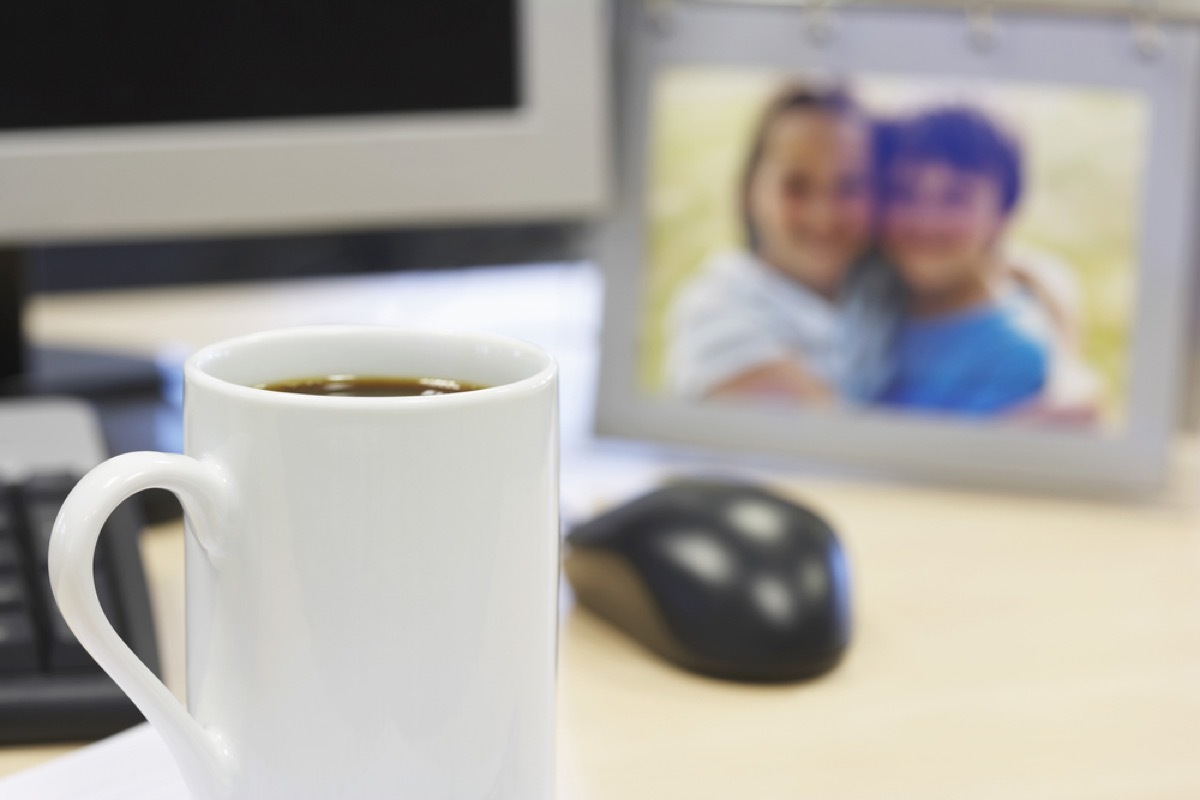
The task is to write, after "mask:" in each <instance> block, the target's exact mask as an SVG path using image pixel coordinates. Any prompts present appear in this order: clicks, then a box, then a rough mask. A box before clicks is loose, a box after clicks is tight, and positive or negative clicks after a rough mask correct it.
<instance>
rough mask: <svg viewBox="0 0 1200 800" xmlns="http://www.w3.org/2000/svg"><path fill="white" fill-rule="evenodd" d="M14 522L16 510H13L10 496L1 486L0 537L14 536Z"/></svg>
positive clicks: (15, 522) (15, 521)
mask: <svg viewBox="0 0 1200 800" xmlns="http://www.w3.org/2000/svg"><path fill="white" fill-rule="evenodd" d="M16 524H17V518H16V511H14V510H13V502H12V497H10V496H9V493H8V492H6V491H4V489H3V488H0V538H7V537H11V536H14V535H15V531H16Z"/></svg>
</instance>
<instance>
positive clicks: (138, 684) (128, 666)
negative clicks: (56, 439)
mask: <svg viewBox="0 0 1200 800" xmlns="http://www.w3.org/2000/svg"><path fill="white" fill-rule="evenodd" d="M151 488H160V489H167V490H169V491H171V492H174V493H175V495H176V496H177V497H178V498H179V500H180V503H181V504H182V505H183V508H184V513H185V514H186V515H187V518H188V522H189V524H190V527H191V529H192V531H193V533H194V534H195V535H196V538H197V539H198V540H199V541H200V544H201V546H202V547H203V549H204V551H205V552H206V553H207V554H208V556H209V557H210V558H212V557H214V556H216V555H219V550H220V546H219V542H216V541H214V539H213V536H214V535H215V533H216V532H217V531H218V530H220V529H221V526H220V524H219V523H220V522H221V521H222V520H223V519H224V518H225V517H226V516H227V515H228V514H229V512H230V510H231V508H232V503H231V502H230V500H231V497H232V491H233V487H232V486H231V484H230V482H229V480H228V479H227V478H226V477H225V476H224V475H223V474H222V472H221V471H220V469H219V468H218V467H217V466H215V465H213V464H211V463H209V462H204V461H199V460H197V459H194V458H191V457H188V456H181V455H172V454H168V453H153V452H140V453H126V454H124V455H119V456H116V457H115V458H110V459H109V460H108V461H105V462H104V463H102V464H100V465H99V466H97V467H96V468H94V469H93V470H92V471H90V472H89V473H88V474H87V475H85V476H84V477H83V478H82V479H81V480H80V481H79V483H78V484H77V485H76V486H75V488H74V489H72V490H71V493H70V494H69V495H67V499H66V501H65V502H64V503H63V506H62V509H61V510H60V511H59V513H58V518H57V519H56V520H55V522H54V531H53V533H52V534H51V537H50V556H49V567H50V588H51V590H52V591H53V593H54V600H55V602H57V603H58V607H59V609H60V610H61V611H62V615H63V618H64V619H65V620H66V622H67V625H68V626H69V627H70V628H71V631H72V632H73V633H74V634H75V636H76V638H77V639H79V643H80V644H82V645H83V647H84V649H85V650H87V651H88V652H89V653H90V654H91V655H92V657H93V658H95V659H96V663H98V664H99V665H100V666H101V667H102V668H103V669H104V671H105V672H107V673H108V674H109V675H110V676H112V678H113V680H114V681H115V682H116V684H117V685H118V686H120V687H121V689H122V691H124V692H125V693H126V694H127V695H129V697H130V699H131V700H133V703H134V705H136V706H137V707H138V709H139V710H140V711H141V712H142V713H143V714H144V715H145V716H146V719H147V720H149V721H150V723H151V724H152V725H153V726H154V727H155V728H156V729H157V730H158V732H159V733H160V734H161V735H162V737H163V739H164V741H165V742H166V744H167V747H168V749H169V750H170V751H171V754H172V755H173V756H174V757H175V761H176V762H177V763H178V765H179V769H180V771H181V772H182V773H183V778H184V782H185V783H186V784H187V785H188V788H189V789H190V790H191V793H192V795H193V796H194V797H197V798H214V797H220V796H222V795H223V792H222V791H221V789H222V787H224V786H226V785H228V782H229V779H230V777H231V764H230V761H231V754H230V753H229V752H228V750H227V749H226V748H225V747H223V746H222V744H221V742H220V740H219V739H218V738H217V737H216V736H214V735H213V734H211V733H209V732H208V731H206V730H205V729H204V728H203V727H201V726H200V724H199V723H198V722H196V720H195V719H194V718H193V717H192V716H191V714H189V713H188V711H187V709H186V708H184V706H183V704H182V703H180V702H179V701H178V700H176V699H175V696H174V695H173V694H171V692H170V690H169V689H167V687H166V686H165V685H163V683H162V681H160V680H159V679H158V678H157V677H155V675H154V673H153V672H151V671H150V669H149V668H148V667H147V666H146V665H145V664H143V663H142V662H141V660H140V659H139V658H138V657H137V656H136V655H135V654H134V652H133V651H132V650H130V649H129V647H128V646H127V645H126V644H125V643H124V642H123V641H121V638H120V637H119V636H118V635H117V632H116V631H115V630H113V627H112V625H111V624H110V623H109V621H108V619H107V618H106V617H105V616H104V611H103V610H101V608H100V600H99V598H98V597H97V595H96V582H95V578H94V576H93V574H92V562H93V560H94V558H95V553H96V542H97V540H98V539H99V537H100V530H101V528H102V527H103V525H104V523H105V521H106V520H107V519H108V517H109V515H110V514H112V512H113V510H114V509H115V508H116V507H117V506H118V505H120V504H121V503H122V502H123V501H124V500H126V499H128V498H129V497H130V496H132V495H134V494H136V493H137V492H140V491H142V490H143V489H151Z"/></svg>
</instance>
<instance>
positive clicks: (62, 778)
mask: <svg viewBox="0 0 1200 800" xmlns="http://www.w3.org/2000/svg"><path fill="white" fill-rule="evenodd" d="M0 797H2V798H4V800H189V798H188V792H187V788H186V787H185V786H184V785H183V778H182V777H180V775H179V770H178V769H177V768H176V767H175V762H174V761H173V760H172V759H171V754H170V753H168V752H167V746H166V745H165V744H163V740H162V737H160V736H159V735H158V733H157V732H156V731H155V730H154V729H153V728H151V727H150V726H149V725H147V724H145V723H143V724H141V725H138V726H137V727H135V728H130V729H129V730H127V731H125V732H124V733H118V734H117V735H116V736H112V737H110V738H108V739H104V740H103V741H99V742H96V743H95V744H91V745H88V746H87V747H84V748H82V749H80V750H77V751H75V752H74V753H70V754H68V755H65V756H63V757H62V758H58V759H55V760H54V761H50V762H47V763H45V764H40V765H38V766H36V767H33V768H32V769H28V770H26V771H25V772H21V773H18V774H17V775H13V776H12V777H10V778H7V779H6V780H0Z"/></svg>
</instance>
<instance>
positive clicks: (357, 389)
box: [256, 375, 487, 397]
mask: <svg viewBox="0 0 1200 800" xmlns="http://www.w3.org/2000/svg"><path fill="white" fill-rule="evenodd" d="M256 388H259V389H266V390H267V391H270V392H291V393H292V394H315V395H324V396H327V397H429V396H432V395H439V394H459V393H461V392H473V391H476V390H478V389H486V388H487V387H486V386H481V385H479V384H477V383H468V382H467V381H456V380H453V379H450V378H394V377H384V376H367V375H321V376H317V377H312V378H291V379H289V380H284V381H275V382H273V383H264V384H260V385H259V386H258V387H256Z"/></svg>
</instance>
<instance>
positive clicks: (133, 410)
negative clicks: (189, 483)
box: [0, 247, 182, 523]
mask: <svg viewBox="0 0 1200 800" xmlns="http://www.w3.org/2000/svg"><path fill="white" fill-rule="evenodd" d="M24 266H25V265H24V257H23V253H22V251H21V250H20V249H18V248H13V247H0V396H8V397H31V396H32V397H36V396H45V395H67V396H72V397H79V398H82V399H84V400H87V401H89V402H90V403H92V405H93V406H95V408H96V410H97V411H98V412H99V416H100V424H101V425H102V427H103V429H104V435H105V438H106V439H107V443H108V449H109V452H111V453H113V454H114V455H115V454H117V453H126V452H130V451H134V450H167V451H178V450H179V449H180V444H181V442H180V439H181V434H180V430H181V427H182V423H181V421H180V419H179V410H178V408H177V406H175V405H173V404H171V403H168V402H167V401H166V399H165V397H164V385H163V376H162V373H161V371H160V369H159V367H158V365H157V364H155V363H154V361H152V360H150V359H145V358H138V357H136V356H131V355H121V354H118V353H109V352H104V351H99V350H96V351H92V350H83V349H71V348H56V347H35V346H30V345H29V344H28V343H27V342H26V341H25V336H24V326H23V324H22V311H23V306H24V299H25V289H24V276H25V273H24ZM141 500H142V508H143V512H144V514H145V516H146V519H147V521H148V522H151V523H154V522H162V521H166V520H169V519H174V518H176V517H178V516H179V515H180V513H181V509H180V507H179V503H178V501H177V500H176V499H175V497H174V495H172V494H170V493H169V492H166V491H163V490H150V491H148V492H144V493H143V494H142V495H141Z"/></svg>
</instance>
